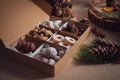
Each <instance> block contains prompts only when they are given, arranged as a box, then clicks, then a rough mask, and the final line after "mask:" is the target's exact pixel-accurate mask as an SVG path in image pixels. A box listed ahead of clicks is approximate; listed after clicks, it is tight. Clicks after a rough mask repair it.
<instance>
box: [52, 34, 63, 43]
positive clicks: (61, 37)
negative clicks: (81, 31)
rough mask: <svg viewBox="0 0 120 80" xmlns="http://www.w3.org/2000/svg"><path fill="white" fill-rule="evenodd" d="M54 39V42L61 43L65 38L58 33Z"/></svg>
mask: <svg viewBox="0 0 120 80" xmlns="http://www.w3.org/2000/svg"><path fill="white" fill-rule="evenodd" d="M52 40H53V42H54V43H59V42H61V41H63V40H64V36H62V35H59V34H57V35H54V36H53V38H52Z"/></svg>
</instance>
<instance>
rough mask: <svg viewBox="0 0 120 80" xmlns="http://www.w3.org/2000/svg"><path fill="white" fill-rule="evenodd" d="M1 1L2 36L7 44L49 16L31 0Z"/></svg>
mask: <svg viewBox="0 0 120 80" xmlns="http://www.w3.org/2000/svg"><path fill="white" fill-rule="evenodd" d="M0 3H1V5H0V10H1V11H0V17H1V19H0V38H1V39H2V40H3V41H4V42H5V44H7V45H9V44H11V43H12V42H13V41H15V40H17V39H18V38H19V37H21V36H23V35H25V34H26V33H27V32H29V31H30V30H32V29H33V28H34V27H35V25H36V24H37V23H38V21H40V22H43V21H45V20H46V19H48V18H49V15H47V14H46V13H45V12H44V11H43V10H42V9H41V8H39V7H38V6H37V5H36V4H34V3H33V2H32V1H31V0H19V1H16V0H2V1H1V2H0Z"/></svg>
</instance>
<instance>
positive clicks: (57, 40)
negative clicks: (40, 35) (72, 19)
mask: <svg viewBox="0 0 120 80" xmlns="http://www.w3.org/2000/svg"><path fill="white" fill-rule="evenodd" d="M50 42H52V43H54V44H57V45H60V46H63V47H65V48H67V49H69V48H70V47H71V46H72V45H73V44H75V42H76V39H74V38H72V37H69V36H63V35H61V34H56V35H53V36H52V39H51V40H50Z"/></svg>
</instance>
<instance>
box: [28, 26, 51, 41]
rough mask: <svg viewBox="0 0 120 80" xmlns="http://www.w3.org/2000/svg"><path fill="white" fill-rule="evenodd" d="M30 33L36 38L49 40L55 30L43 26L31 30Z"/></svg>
mask: <svg viewBox="0 0 120 80" xmlns="http://www.w3.org/2000/svg"><path fill="white" fill-rule="evenodd" d="M29 35H30V36H32V37H34V38H38V39H41V40H45V41H46V40H48V38H50V37H51V36H52V35H53V32H52V31H51V30H48V29H46V28H44V27H42V28H37V29H35V30H32V31H30V32H29Z"/></svg>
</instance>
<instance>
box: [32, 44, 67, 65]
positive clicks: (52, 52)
mask: <svg viewBox="0 0 120 80" xmlns="http://www.w3.org/2000/svg"><path fill="white" fill-rule="evenodd" d="M64 54H65V49H59V48H58V47H52V46H50V45H48V44H45V45H44V47H43V48H42V49H41V50H40V52H39V53H38V54H37V55H35V56H34V58H35V59H37V60H39V61H42V62H44V63H47V64H50V65H55V63H56V62H58V61H59V60H60V59H61V58H62V57H63V56H64Z"/></svg>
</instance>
